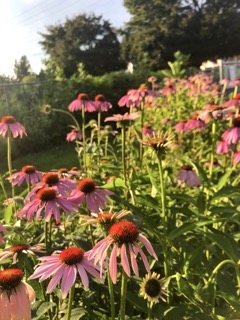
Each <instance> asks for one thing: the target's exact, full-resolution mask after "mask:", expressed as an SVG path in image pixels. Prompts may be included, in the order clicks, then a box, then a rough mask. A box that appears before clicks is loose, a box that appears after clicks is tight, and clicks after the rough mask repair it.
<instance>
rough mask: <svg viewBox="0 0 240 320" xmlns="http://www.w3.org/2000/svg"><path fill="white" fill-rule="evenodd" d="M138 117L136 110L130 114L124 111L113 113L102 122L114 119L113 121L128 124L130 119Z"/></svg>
mask: <svg viewBox="0 0 240 320" xmlns="http://www.w3.org/2000/svg"><path fill="white" fill-rule="evenodd" d="M139 117H140V114H138V113H137V112H133V113H131V114H129V113H127V112H126V113H125V114H124V115H122V114H114V115H113V116H112V117H107V118H106V119H105V120H104V122H107V121H115V122H123V123H124V124H129V122H130V121H133V120H136V119H138V118H139Z"/></svg>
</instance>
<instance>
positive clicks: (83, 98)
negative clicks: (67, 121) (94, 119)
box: [68, 93, 96, 112]
mask: <svg viewBox="0 0 240 320" xmlns="http://www.w3.org/2000/svg"><path fill="white" fill-rule="evenodd" d="M83 107H84V111H87V112H94V111H96V107H95V104H94V101H91V100H90V99H89V96H88V95H87V94H85V93H80V94H79V95H78V98H77V99H75V100H73V101H72V102H71V103H70V105H69V106H68V109H69V111H71V112H74V111H78V110H82V108H83Z"/></svg>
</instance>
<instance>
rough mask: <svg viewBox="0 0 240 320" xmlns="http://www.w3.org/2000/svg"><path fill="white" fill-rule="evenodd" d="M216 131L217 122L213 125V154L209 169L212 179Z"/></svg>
mask: <svg viewBox="0 0 240 320" xmlns="http://www.w3.org/2000/svg"><path fill="white" fill-rule="evenodd" d="M216 129H217V126H216V122H215V121H214V122H213V123H212V152H211V159H210V168H209V171H210V172H209V174H210V178H211V177H212V173H213V162H214V154H215V141H216V131H217V130H216Z"/></svg>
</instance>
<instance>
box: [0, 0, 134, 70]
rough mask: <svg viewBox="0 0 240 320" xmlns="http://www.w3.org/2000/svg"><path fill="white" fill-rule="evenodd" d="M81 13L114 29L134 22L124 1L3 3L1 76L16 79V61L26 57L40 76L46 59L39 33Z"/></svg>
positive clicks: (0, 4)
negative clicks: (105, 22) (43, 60)
mask: <svg viewBox="0 0 240 320" xmlns="http://www.w3.org/2000/svg"><path fill="white" fill-rule="evenodd" d="M81 13H94V14H95V15H97V16H98V15H102V17H103V19H105V20H109V22H110V23H111V25H112V26H113V27H122V26H124V23H125V22H127V21H129V19H130V14H129V13H128V12H127V10H126V8H125V7H124V6H123V0H87V1H86V0H0V41H1V42H0V43H1V46H0V75H3V74H4V75H8V76H13V75H14V71H13V69H14V62H15V60H17V61H19V59H20V58H21V57H22V56H23V55H26V56H27V58H28V61H29V62H30V65H31V68H32V71H33V72H36V73H38V72H39V71H40V70H41V68H42V67H43V65H42V63H41V61H42V59H43V58H44V56H45V55H44V51H43V50H42V48H41V46H40V44H39V43H38V42H39V41H40V40H42V38H41V36H40V35H39V34H38V32H42V33H45V32H46V31H47V29H46V26H48V25H55V24H58V23H64V22H65V20H66V18H69V19H71V18H73V17H74V16H77V15H78V14H81Z"/></svg>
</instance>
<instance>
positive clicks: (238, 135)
mask: <svg viewBox="0 0 240 320" xmlns="http://www.w3.org/2000/svg"><path fill="white" fill-rule="evenodd" d="M222 139H223V140H224V141H226V142H227V143H228V144H231V143H232V144H237V143H238V141H239V140H240V117H238V118H234V119H233V127H232V128H230V129H228V130H227V131H225V132H224V133H223V134H222Z"/></svg>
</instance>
